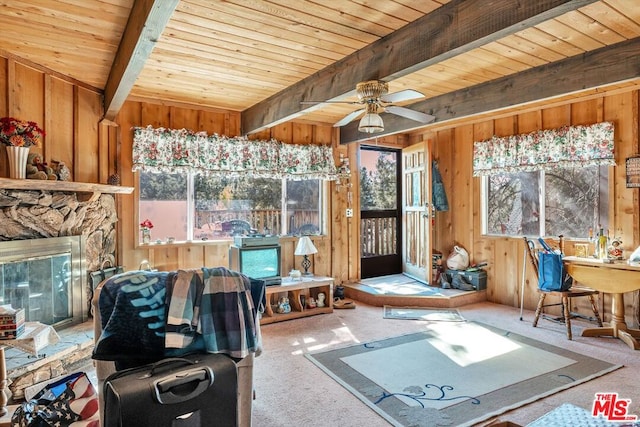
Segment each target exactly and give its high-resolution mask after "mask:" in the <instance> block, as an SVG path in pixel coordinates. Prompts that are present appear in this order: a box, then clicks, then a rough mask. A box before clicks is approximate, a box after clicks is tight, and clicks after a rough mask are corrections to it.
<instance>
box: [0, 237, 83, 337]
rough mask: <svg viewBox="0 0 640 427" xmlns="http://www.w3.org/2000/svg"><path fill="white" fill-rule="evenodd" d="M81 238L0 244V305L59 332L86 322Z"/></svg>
mask: <svg viewBox="0 0 640 427" xmlns="http://www.w3.org/2000/svg"><path fill="white" fill-rule="evenodd" d="M85 275H86V272H85V270H84V256H83V242H82V238H81V237H80V236H70V237H54V238H46V239H30V240H14V241H7V242H0V304H2V305H7V306H11V307H12V308H14V309H19V308H22V309H24V313H25V320H26V321H27V322H40V323H44V324H46V325H53V326H55V327H56V329H60V328H62V327H67V326H71V325H72V324H76V323H80V322H82V321H84V320H86V317H87V315H86V313H87V311H88V310H87V300H86V295H87V293H86V289H85V286H86V285H85V283H86V282H85V280H84V276H85Z"/></svg>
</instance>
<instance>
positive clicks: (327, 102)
mask: <svg viewBox="0 0 640 427" xmlns="http://www.w3.org/2000/svg"><path fill="white" fill-rule="evenodd" d="M300 104H351V105H354V104H362V102H361V101H300Z"/></svg>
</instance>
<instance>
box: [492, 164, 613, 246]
mask: <svg viewBox="0 0 640 427" xmlns="http://www.w3.org/2000/svg"><path fill="white" fill-rule="evenodd" d="M598 167H599V168H600V169H601V170H604V171H606V174H607V178H606V179H607V183H608V185H607V186H605V187H604V188H603V187H602V186H601V185H598V188H599V190H598V192H599V194H600V196H601V197H600V199H599V203H598V222H599V223H601V224H603V228H605V229H607V228H609V229H611V228H612V225H611V224H612V221H611V216H610V203H611V194H610V185H611V182H610V181H611V179H612V176H614V175H613V173H614V171H613V170H612V166H598ZM535 172H536V173H538V174H540V175H539V179H538V183H539V186H538V204H539V206H540V207H541V209H540V212H539V218H538V235H539V236H545V235H547V234H546V231H547V230H546V219H547V206H546V184H547V176H546V175H547V171H546V170H544V169H540V170H538V171H535ZM509 175H511V174H509ZM480 178H481V182H480V209H481V224H480V228H481V233H482V235H484V236H490V237H507V238H509V237H523V236H525V234H518V235H515V234H500V233H490V232H489V179H490V176H488V175H483V176H480ZM603 200H604V201H605V203H606V205H605V206H603V205H602V201H603ZM603 215H606V218H604V222H603ZM593 232H597V230H596V229H595V226H594V228H593ZM565 237H568V238H569V239H580V238H585V239H586V238H588V236H586V235H585V236H565Z"/></svg>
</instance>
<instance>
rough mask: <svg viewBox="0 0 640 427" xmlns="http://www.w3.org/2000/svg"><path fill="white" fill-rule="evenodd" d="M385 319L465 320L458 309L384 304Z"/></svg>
mask: <svg viewBox="0 0 640 427" xmlns="http://www.w3.org/2000/svg"><path fill="white" fill-rule="evenodd" d="M383 317H384V318H385V319H405V320H429V321H433V322H464V321H465V320H466V319H465V318H464V317H462V315H461V314H460V312H459V311H458V310H456V309H448V308H429V307H394V306H391V305H385V306H384V314H383Z"/></svg>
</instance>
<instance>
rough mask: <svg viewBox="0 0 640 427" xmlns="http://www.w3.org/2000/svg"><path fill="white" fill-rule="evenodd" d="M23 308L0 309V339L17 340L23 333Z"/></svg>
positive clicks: (7, 307) (6, 307)
mask: <svg viewBox="0 0 640 427" xmlns="http://www.w3.org/2000/svg"><path fill="white" fill-rule="evenodd" d="M24 320H25V314H24V308H19V309H14V308H11V306H1V307H0V339H4V340H8V339H14V338H18V337H19V336H20V335H21V334H22V333H23V332H24Z"/></svg>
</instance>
